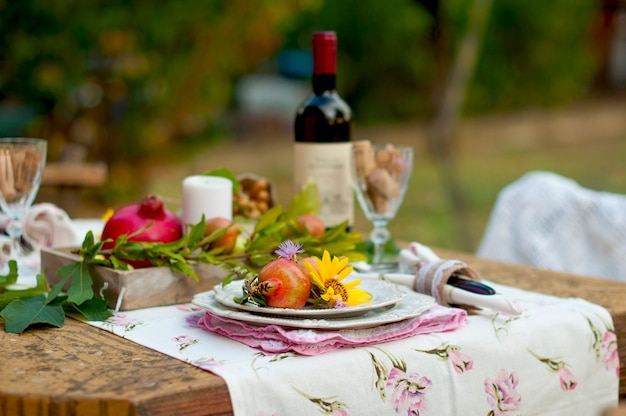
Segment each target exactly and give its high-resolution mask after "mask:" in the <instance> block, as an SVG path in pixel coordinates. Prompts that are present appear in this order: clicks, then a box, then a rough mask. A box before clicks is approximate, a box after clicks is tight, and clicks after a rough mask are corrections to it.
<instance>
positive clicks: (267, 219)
mask: <svg viewBox="0 0 626 416" xmlns="http://www.w3.org/2000/svg"><path fill="white" fill-rule="evenodd" d="M282 213H283V207H282V206H281V205H275V206H273V207H272V208H270V209H268V210H267V211H266V212H265V214H263V215H261V218H259V220H258V221H257V223H256V225H255V226H254V232H255V233H259V232H261V231H263V229H264V228H265V227H268V226H270V225H273V224H275V223H276V222H277V221H278V219H279V218H280V216H281V215H282Z"/></svg>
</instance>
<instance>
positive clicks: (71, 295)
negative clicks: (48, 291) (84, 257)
mask: <svg viewBox="0 0 626 416" xmlns="http://www.w3.org/2000/svg"><path fill="white" fill-rule="evenodd" d="M57 274H60V275H62V276H64V277H63V279H66V280H67V279H68V278H69V279H72V283H71V285H70V288H69V290H68V291H67V296H68V301H69V302H71V303H75V304H77V305H80V304H81V303H83V302H84V301H86V300H88V299H91V298H92V297H93V289H92V287H91V286H92V285H93V280H92V278H91V274H90V273H89V267H88V265H87V263H86V262H84V261H81V262H77V263H69V264H66V265H65V266H63V267H61V268H60V269H59V271H58V272H57ZM59 283H60V282H59ZM57 286H59V284H58V283H57V284H56V285H55V288H56V287H57ZM62 286H63V285H61V286H60V287H62Z"/></svg>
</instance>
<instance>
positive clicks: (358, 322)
mask: <svg viewBox="0 0 626 416" xmlns="http://www.w3.org/2000/svg"><path fill="white" fill-rule="evenodd" d="M397 290H399V291H401V292H404V294H405V296H404V297H403V298H402V299H401V300H400V301H398V302H397V303H395V304H391V305H387V306H383V307H380V308H375V309H370V310H368V311H365V312H364V313H362V314H360V315H358V316H352V317H337V318H328V317H326V318H304V317H298V316H288V315H265V314H258V313H252V312H249V311H246V310H241V309H234V308H230V307H227V306H224V305H223V304H221V303H220V302H218V301H217V300H216V299H215V295H216V292H215V291H213V290H211V291H208V292H203V293H199V294H197V295H196V296H195V297H194V299H193V303H194V304H196V305H198V306H200V307H202V308H204V309H207V310H208V311H210V312H212V313H214V314H215V315H218V316H222V317H225V318H230V319H235V320H238V321H245V322H248V323H251V324H257V325H281V326H286V327H292V328H307V329H327V330H337V329H357V328H369V327H374V326H378V325H383V324H388V323H392V322H399V321H402V320H404V319H409V318H414V317H416V316H419V315H421V314H422V313H424V312H425V311H426V310H428V309H430V308H431V307H433V306H435V304H436V302H435V299H434V298H433V297H431V296H428V295H423V294H421V293H417V292H414V291H412V290H411V289H409V288H405V287H403V286H398V289H397Z"/></svg>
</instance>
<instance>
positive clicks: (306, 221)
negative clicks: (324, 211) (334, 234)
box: [296, 214, 326, 238]
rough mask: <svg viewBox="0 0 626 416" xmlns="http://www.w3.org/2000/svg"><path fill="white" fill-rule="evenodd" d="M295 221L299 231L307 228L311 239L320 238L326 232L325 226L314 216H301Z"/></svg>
mask: <svg viewBox="0 0 626 416" xmlns="http://www.w3.org/2000/svg"><path fill="white" fill-rule="evenodd" d="M296 221H297V222H298V227H299V229H300V230H301V231H302V230H304V228H307V229H308V230H309V233H310V234H311V235H312V236H313V237H318V238H319V237H322V236H323V235H324V233H325V232H326V225H324V222H322V220H321V219H320V218H319V217H318V216H317V215H315V214H301V215H299V216H298V217H297V218H296Z"/></svg>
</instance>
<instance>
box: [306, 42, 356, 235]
mask: <svg viewBox="0 0 626 416" xmlns="http://www.w3.org/2000/svg"><path fill="white" fill-rule="evenodd" d="M336 62H337V35H336V33H335V32H316V33H314V34H313V77H312V84H313V92H312V94H311V95H310V96H309V97H308V98H307V99H306V100H305V101H304V102H303V103H302V104H301V105H300V107H299V108H298V111H297V114H296V119H295V144H294V186H295V190H296V192H298V191H300V190H301V189H302V187H303V186H305V185H306V184H307V183H308V182H309V181H310V180H313V181H315V183H316V184H317V188H318V192H319V195H320V202H321V206H320V211H319V213H318V215H319V217H320V219H321V220H322V221H323V222H324V224H326V227H333V226H335V225H337V224H341V223H343V222H345V221H348V225H347V226H348V227H351V226H352V224H353V220H354V199H353V191H352V175H351V172H350V170H351V166H350V164H351V158H352V144H351V142H350V125H351V122H352V110H351V109H350V106H349V105H348V104H347V103H346V102H345V101H344V100H343V99H342V98H341V96H340V95H339V93H338V92H337V89H336V66H337V65H336Z"/></svg>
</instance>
